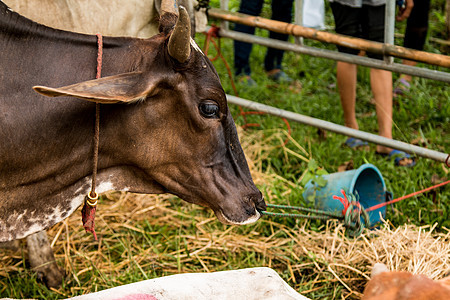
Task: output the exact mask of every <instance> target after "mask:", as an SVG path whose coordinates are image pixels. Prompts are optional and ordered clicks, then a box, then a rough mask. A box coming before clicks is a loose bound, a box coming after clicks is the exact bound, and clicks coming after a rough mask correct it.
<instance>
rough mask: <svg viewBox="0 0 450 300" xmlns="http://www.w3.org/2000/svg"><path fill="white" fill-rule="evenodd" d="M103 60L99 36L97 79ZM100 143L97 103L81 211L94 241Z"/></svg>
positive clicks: (85, 227) (83, 220)
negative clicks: (88, 181)
mask: <svg viewBox="0 0 450 300" xmlns="http://www.w3.org/2000/svg"><path fill="white" fill-rule="evenodd" d="M102 59H103V37H102V35H101V34H99V33H98V34H97V74H96V76H95V78H96V79H99V78H101V77H102ZM99 141H100V103H95V126H94V155H93V162H92V183H91V191H90V192H89V193H88V194H87V195H86V197H85V201H84V205H83V209H82V210H81V219H82V222H83V227H84V229H85V230H86V231H89V232H92V234H93V235H94V239H95V240H97V234H96V233H95V211H96V210H97V202H98V194H97V193H96V192H95V186H96V180H97V167H98V148H99Z"/></svg>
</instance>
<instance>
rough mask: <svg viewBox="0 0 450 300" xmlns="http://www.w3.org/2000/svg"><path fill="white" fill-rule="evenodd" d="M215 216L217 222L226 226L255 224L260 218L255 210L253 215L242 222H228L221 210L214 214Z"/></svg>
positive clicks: (259, 214)
mask: <svg viewBox="0 0 450 300" xmlns="http://www.w3.org/2000/svg"><path fill="white" fill-rule="evenodd" d="M215 214H216V216H217V219H219V221H220V222H221V223H223V224H226V225H247V224H252V223H255V222H256V221H258V220H259V218H261V213H260V212H259V211H258V210H256V209H255V215H253V216H250V217H249V218H248V219H247V220H244V221H233V220H230V219H229V218H228V217H227V216H226V215H225V214H224V213H223V211H221V210H219V211H217V212H215Z"/></svg>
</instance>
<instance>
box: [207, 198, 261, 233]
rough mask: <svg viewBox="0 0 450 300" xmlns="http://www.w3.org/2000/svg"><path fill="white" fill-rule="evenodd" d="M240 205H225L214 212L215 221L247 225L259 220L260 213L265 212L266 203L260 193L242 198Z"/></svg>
mask: <svg viewBox="0 0 450 300" xmlns="http://www.w3.org/2000/svg"><path fill="white" fill-rule="evenodd" d="M240 202H241V203H238V204H236V203H235V205H227V206H225V207H221V208H219V209H217V210H214V213H215V214H216V217H217V219H219V221H220V222H221V223H223V224H227V225H247V224H251V223H255V222H256V221H258V220H259V218H261V216H262V214H261V211H264V210H266V203H265V201H264V197H263V195H262V194H261V192H260V191H258V192H257V193H254V194H251V195H247V196H244V197H242V200H241V201H240Z"/></svg>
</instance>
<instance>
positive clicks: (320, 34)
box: [208, 8, 450, 68]
mask: <svg viewBox="0 0 450 300" xmlns="http://www.w3.org/2000/svg"><path fill="white" fill-rule="evenodd" d="M208 13H209V16H210V17H212V18H217V19H221V20H227V21H230V22H234V23H239V24H243V25H248V26H252V27H258V28H262V29H267V30H270V31H274V32H278V33H284V34H290V35H293V36H301V37H305V38H309V39H313V40H318V41H321V42H326V43H332V44H336V45H340V46H345V47H349V48H353V49H359V50H364V51H368V52H372V53H377V54H382V55H390V56H395V57H399V58H404V59H408V60H414V61H420V62H425V63H428V64H432V65H437V66H442V67H446V68H450V57H449V56H447V55H441V54H433V53H428V52H424V51H417V50H412V49H408V48H405V47H400V46H395V45H387V44H383V43H378V42H373V41H367V40H364V39H360V38H354V37H349V36H345V35H340V34H335V33H329V32H325V31H320V30H316V29H312V28H307V27H303V26H299V25H295V24H292V23H284V22H280V21H274V20H269V19H265V18H261V17H254V16H249V15H245V14H241V13H236V12H229V11H225V10H222V9H218V8H211V9H210V10H209V11H208Z"/></svg>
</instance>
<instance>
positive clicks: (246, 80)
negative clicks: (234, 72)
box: [238, 75, 258, 87]
mask: <svg viewBox="0 0 450 300" xmlns="http://www.w3.org/2000/svg"><path fill="white" fill-rule="evenodd" d="M238 82H239V83H240V84H242V85H246V86H248V87H254V86H257V85H258V84H257V83H256V81H254V80H253V78H251V77H250V75H241V76H239V79H238Z"/></svg>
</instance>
